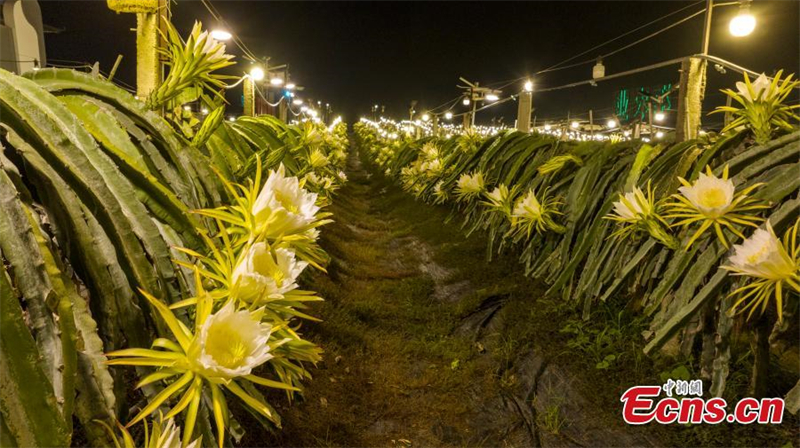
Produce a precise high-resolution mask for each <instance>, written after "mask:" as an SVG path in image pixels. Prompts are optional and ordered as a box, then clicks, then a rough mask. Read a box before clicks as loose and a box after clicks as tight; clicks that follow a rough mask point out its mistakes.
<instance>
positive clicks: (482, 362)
mask: <svg viewBox="0 0 800 448" xmlns="http://www.w3.org/2000/svg"><path fill="white" fill-rule="evenodd" d="M144 3H145V2H138V3H137V2H130V3H127V2H115V1H111V0H109V2H108V4H109V5H115V6H113V7H116V8H117V10H120V11H122V12H137V13H139V14H142V15H141V16H140V19H141V18H143V17H144V14H145V13H143V12H142V11H139V10H136V9H135V8H136V7H143V6H142V5H143V4H144ZM155 3H156V6H157V3H158V2H155ZM709 4H710V3H709ZM151 6H152V5H151ZM125 8H134V9H131V10H130V11H125ZM150 13H151V14H152V11H151V12H150ZM151 18H152V17H151ZM162 21H163V22H164V27H163V29H162V30H161V40H162V41H163V42H161V47H159V52H160V55H159V57H161V58H162V60H161V61H160V63H163V68H164V73H163V79H159V82H158V83H157V85H156V86H154V88H153V89H152V90H151V91H149V92H147V94H146V95H141V96H139V95H134V94H133V93H131V92H130V91H128V90H126V89H124V88H122V87H120V85H119V84H118V83H115V82H114V80H113V79H112V78H113V75H112V76H104V75H102V74H100V73H99V72H98V71H99V69H98V71H94V70H93V71H92V73H86V72H83V71H79V70H73V69H67V68H55V67H39V66H38V61H37V65H36V66H35V69H34V70H31V71H29V72H26V73H24V74H22V75H17V74H13V73H11V72H8V71H6V70H3V69H0V118H2V120H0V268H1V271H0V446H2V447H6V446H9V447H11V446H13V447H67V446H99V447H111V446H114V447H117V448H123V447H124V448H135V447H147V448H177V447H182V448H200V447H219V448H222V447H232V446H251V445H252V446H256V445H257V446H312V445H313V446H392V447H394V448H411V447H414V446H443V447H444V446H447V447H450V446H453V447H455V446H594V445H598V446H601V445H611V444H619V445H620V446H640V445H646V446H656V445H713V446H724V445H726V444H728V445H732V444H739V445H748V444H762V445H766V444H783V443H785V442H786V440H787V439H789V443H788V444H787V445H783V446H794V445H792V443H793V442H792V441H794V443H796V440H797V436H798V430H797V424H798V411H800V370H798V359H800V341H798V338H797V335H798V332H799V331H800V300H799V299H800V241H798V232H800V195H799V194H798V192H800V128H799V127H798V121H800V117H798V114H797V110H798V108H800V105H798V104H795V101H794V100H793V98H792V95H793V94H795V93H796V92H797V91H798V89H800V81H798V80H796V79H795V77H794V75H789V74H784V73H783V72H782V71H778V72H776V73H774V74H773V75H774V76H773V77H767V76H766V75H761V76H759V77H757V78H756V79H751V77H749V76H748V75H747V74H745V75H744V77H743V79H742V81H741V82H737V83H736V84H735V85H734V86H731V88H730V89H725V90H723V91H722V92H721V95H725V96H726V98H727V99H729V101H728V103H727V105H726V106H721V107H719V108H717V109H716V110H715V111H714V112H713V113H720V114H722V113H724V114H726V119H725V125H724V126H721V129H719V131H718V132H713V131H708V132H703V133H702V134H701V135H699V136H698V137H697V138H695V139H690V140H686V141H675V136H674V135H672V134H670V135H669V136H666V135H665V134H664V133H663V132H659V133H660V134H661V137H658V138H655V134H654V132H653V131H654V128H653V125H652V123H650V132H651V134H653V139H652V140H650V139H647V140H645V139H639V138H638V136H637V137H636V138H633V137H631V136H630V133H624V134H623V131H622V129H618V128H617V126H618V125H619V122H618V120H617V119H616V118H615V119H614V120H612V124H613V125H614V126H608V128H609V129H607V131H608V134H609V136H608V137H607V138H605V137H601V138H597V139H595V138H594V131H592V134H591V135H592V138H590V139H587V138H583V139H569V138H568V136H569V135H571V134H569V133H567V132H566V125H565V127H564V128H563V129H564V132H561V133H556V132H549V128H548V129H547V131H548V132H545V131H544V128H541V129H539V130H537V129H535V128H534V130H533V131H532V132H522V131H520V130H517V129H512V128H507V127H505V126H504V125H500V124H498V125H497V126H494V125H493V126H492V127H481V126H474V125H472V126H470V125H468V120H464V125H463V126H455V125H452V124H448V125H445V126H443V127H442V128H439V127H438V121H436V123H437V125H436V126H433V125H431V126H428V125H427V124H426V125H422V124H421V123H422V122H421V121H416V122H414V121H402V122H395V121H392V120H390V119H386V118H384V117H380V118H378V105H375V106H374V108H373V109H372V112H373V118H374V120H370V119H367V118H361V119H360V121H357V122H354V123H352V124H350V125H348V124H346V123H344V122H342V120H341V118H336V119H331V118H332V117H327V118H326V119H324V120H323V119H320V118H318V117H317V115H316V111H315V110H314V111H313V112H314V114H311V113H304V114H296V116H297V117H298V118H297V119H296V120H290V121H291V122H290V123H287V122H286V120H283V121H282V120H281V119H279V118H277V117H276V116H273V115H268V114H256V113H255V112H254V111H253V112H252V113H250V112H247V111H246V112H245V114H244V115H242V116H239V117H232V116H230V115H228V114H226V111H227V110H228V107H229V106H230V105H229V104H228V103H227V101H226V91H227V90H226V89H232V88H234V87H237V86H238V85H240V84H242V85H245V83H255V82H256V81H264V83H263V84H266V83H270V82H272V81H273V80H270V79H269V78H267V79H266V80H264V76H265V73H264V71H263V70H262V71H261V73H260V77H258V79H256V76H255V75H254V74H253V73H256V72H254V71H251V72H250V73H248V74H245V75H243V76H242V77H239V76H232V75H226V74H222V72H225V73H231V70H225V69H231V68H233V67H236V66H237V64H238V62H237V61H236V60H235V58H234V56H233V55H231V54H229V52H228V50H230V48H226V46H225V44H224V43H223V42H221V41H218V40H216V39H215V38H214V37H212V34H213V33H210V32H209V31H207V30H205V29H204V28H203V25H202V24H201V23H200V22H195V24H194V26H193V27H192V28H191V31H190V32H189V33H188V34H187V35H186V36H182V35H181V33H180V32H179V31H178V30H177V29H176V28H175V27H174V26H173V25H172V24H171V23H170V22H169V20H167V18H166V17H164V18H163V20H162ZM140 25H141V24H140ZM226 34H228V39H230V38H231V35H230V33H226ZM240 48H242V49H243V46H240ZM247 64H248V65H249V63H247ZM243 65H244V64H243ZM601 65H602V64H601ZM250 68H251V69H252V67H250ZM256 68H258V67H256ZM258 70H261V68H258ZM286 70H287V71H286V72H285V73H286V75H285V79H278V80H277V81H276V82H277V83H276V84H273V86H277V85H280V83H282V82H288V81H289V78H288V68H287V69H286ZM718 70H719V69H718ZM267 75H269V72H267ZM525 85H526V87H525V92H527V93H528V94H530V93H532V92H533V84H532V81H529V82H528V83H526V84H525ZM295 87H298V89H297V91H300V90H302V89H300V88H299V86H295ZM475 87H476V86H473V88H475ZM250 88H252V89H253V91H252V92H251V93H252V94H253V97H255V92H256V90H255V89H256V88H257V87H255V84H252V85H251V86H250ZM293 88H294V87H293ZM303 89H304V87H303ZM489 90H491V89H489ZM259 93H261V92H260V91H259ZM292 93H293V92H290V89H288V88H287V89H286V90H285V91H284V93H283V95H285V98H282V101H283V100H285V101H287V102H288V101H292V100H291V98H293V96H292V95H291V94H292ZM491 94H492V95H494V94H493V93H491ZM494 96H495V98H494V100H492V101H496V100H499V98H497V95H494ZM262 97H263V94H262ZM517 97H518V96H517ZM470 98H472V97H470ZM263 99H264V100H266V99H267V98H263ZM458 99H459V98H457V99H456V101H458ZM506 99H513V98H506ZM529 99H530V97H529ZM249 101H254V100H253V99H252V98H249V97H248V98H245V95H242V104H243V106H244V105H245V104H247V103H248V102H249ZM295 101H296V102H295ZM462 101H466V102H464V103H462V104H463V105H469V104H470V103H469V101H470V100H469V99H467V98H466V97H465V98H464V99H463V100H462ZM472 101H474V100H472ZM481 101H484V100H483V99H481ZM267 103H268V104H269V102H268V101H267ZM292 104H294V105H298V106H299V105H300V104H302V101H301V100H300V99H299V98H297V99H295V100H294V101H293V102H292ZM317 104H318V105H319V106H320V107H321V106H322V102H321V101H320V102H318V103H317ZM415 104H416V102H414V103H413V104H412V110H411V115H412V116H413V114H414V113H415V112H414V110H413V107H414V105H415ZM454 104H456V103H452V104H451V108H452V106H453V105H454ZM312 105H313V103H312ZM270 106H272V105H271V104H270ZM284 106H286V104H284ZM528 106H530V104H528ZM487 107H488V106H487ZM194 109H199V110H201V111H202V112H201V113H195V112H193V110H194ZM245 109H247V108H246V107H245ZM254 110H255V109H254ZM276 110H278V109H276ZM289 111H290V112H292V113H294V112H293V110H292V109H289ZM285 112H286V111H285V110H284V114H285ZM475 112H476V109H473V112H472V113H473V114H474V113H475ZM529 112H530V111H529ZM651 113H652V111H651ZM447 114H448V115H449V117H447V118H446V120H451V119H452V118H453V117H454V116H453V113H452V112H449V111H448V112H447ZM440 115H442V117H445V116H446V115H444V114H440ZM424 116H425V117H426V118H425V119H424V121H425V122H427V121H428V120H429V119H430V118H431V117H430V116H429V115H428V114H427V113H426V114H425V115H424ZM290 118H291V117H290ZM435 118H436V119H437V120H438V116H436V117H435ZM472 118H474V116H473V117H472ZM615 120H617V121H615ZM326 121H327V123H326ZM568 121H569V120H568ZM565 123H567V122H565ZM575 124H576V125H578V123H577V122H575ZM520 127H521V128H522V126H520ZM576 127H577V126H576ZM637 129H638V128H637ZM575 132H576V134H572V135H578V134H577V132H578V131H575ZM604 132H605V131H604ZM637 135H638V132H637ZM584 137H585V136H584ZM662 137H666V138H662ZM348 177H349V178H348ZM674 380H681V381H684V382H685V383H686V384H687V388H688V387H689V386H688V384H689V381H692V382H693V383H692V384H693V386H692V387H693V388H696V387H699V388H700V389H701V390H700V395H699V396H703V394H704V393H705V395H704V396H705V398H706V399H711V398H724V399H725V400H727V402H728V403H734V402H735V401H738V400H741V399H743V398H745V399H746V398H747V397H754V399H755V398H757V399H761V398H765V397H773V399H776V400H777V399H780V400H781V401H780V403H781V406H783V405H784V404H785V410H786V411H787V412H786V414H785V415H784V416H783V418H784V419H785V421H784V423H785V424H784V425H783V426H780V425H752V426H751V427H749V428H748V427H747V426H746V425H740V424H738V422H733V421H732V420H731V421H730V422H731V423H732V424H733V423H736V425H735V426H734V425H729V426H727V427H726V426H725V425H695V424H694V423H697V422H692V424H683V423H681V424H677V425H671V426H670V425H660V426H658V425H655V424H654V425H651V426H649V427H648V426H644V425H643V426H635V425H633V424H629V423H630V422H628V421H624V422H623V420H622V419H621V418H620V415H622V413H621V412H620V409H619V408H620V407H621V406H620V401H623V402H625V401H626V400H625V399H622V400H621V399H620V397H621V396H622V395H623V394H625V393H626V392H625V391H626V389H628V388H633V387H635V386H637V385H639V386H642V385H644V384H650V385H651V386H650V387H660V384H669V382H673V383H674ZM655 384H659V386H653V385H655ZM698 384H699V386H698ZM703 388H705V390H702V389H703ZM694 390H695V391H696V389H694ZM670 393H671V392H670ZM684 395H688V393H687V394H684ZM670 397H671V395H670ZM676 401H677V399H676ZM625 404H626V405H627V402H626V403H625ZM781 411H783V408H781ZM623 412H624V411H623ZM781 415H783V414H781ZM676 418H677V417H676ZM779 423H780V422H779ZM731 428H733V429H731Z"/></svg>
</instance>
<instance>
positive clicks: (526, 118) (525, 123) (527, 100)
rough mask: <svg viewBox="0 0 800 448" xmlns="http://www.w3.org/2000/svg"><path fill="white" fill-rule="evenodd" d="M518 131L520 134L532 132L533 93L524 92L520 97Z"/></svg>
mask: <svg viewBox="0 0 800 448" xmlns="http://www.w3.org/2000/svg"><path fill="white" fill-rule="evenodd" d="M518 102H519V104H518V108H517V130H518V131H520V132H530V131H531V109H532V106H533V92H531V91H528V90H524V91H522V92H520V94H519V97H518Z"/></svg>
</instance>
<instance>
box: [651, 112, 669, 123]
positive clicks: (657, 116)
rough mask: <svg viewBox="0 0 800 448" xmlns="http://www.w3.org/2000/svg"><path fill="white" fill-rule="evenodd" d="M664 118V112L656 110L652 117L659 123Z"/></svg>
mask: <svg viewBox="0 0 800 448" xmlns="http://www.w3.org/2000/svg"><path fill="white" fill-rule="evenodd" d="M664 118H666V115H665V114H664V112H656V114H655V116H654V117H653V119H655V120H656V121H658V122H659V123H660V122H662V121H664Z"/></svg>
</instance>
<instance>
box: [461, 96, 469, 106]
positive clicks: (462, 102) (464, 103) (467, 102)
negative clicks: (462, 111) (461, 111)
mask: <svg viewBox="0 0 800 448" xmlns="http://www.w3.org/2000/svg"><path fill="white" fill-rule="evenodd" d="M461 104H463V105H465V106H469V98H464V100H463V101H461Z"/></svg>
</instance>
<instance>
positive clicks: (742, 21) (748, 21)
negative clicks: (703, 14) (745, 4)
mask: <svg viewBox="0 0 800 448" xmlns="http://www.w3.org/2000/svg"><path fill="white" fill-rule="evenodd" d="M755 28H756V18H755V17H754V16H753V15H752V14H750V13H749V12H748V11H747V9H744V8H743V9H741V10H739V14H738V15H737V16H736V17H734V18H733V19H731V23H730V26H729V29H730V32H731V34H732V35H734V36H736V37H744V36H747V35H748V34H750V33H752V32H753V30H754V29H755Z"/></svg>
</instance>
